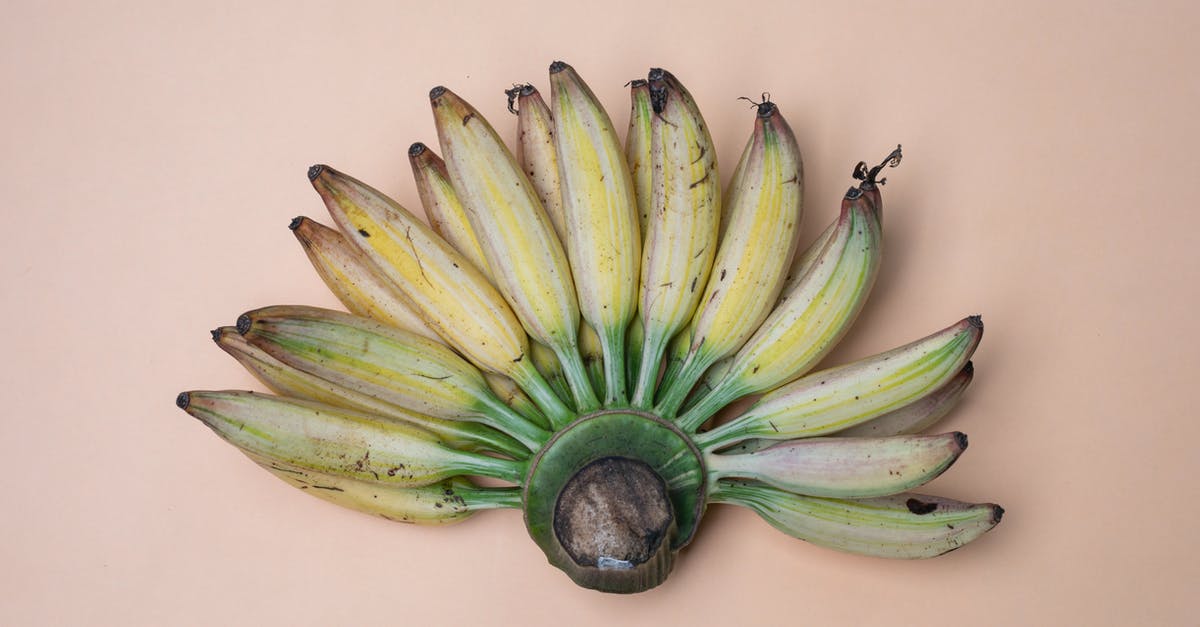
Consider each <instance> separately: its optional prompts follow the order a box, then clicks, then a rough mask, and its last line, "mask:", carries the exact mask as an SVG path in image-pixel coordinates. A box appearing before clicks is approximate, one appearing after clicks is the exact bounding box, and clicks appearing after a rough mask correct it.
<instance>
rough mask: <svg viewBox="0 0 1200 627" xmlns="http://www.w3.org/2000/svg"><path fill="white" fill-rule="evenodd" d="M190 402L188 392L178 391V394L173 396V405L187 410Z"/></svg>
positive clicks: (190, 398)
mask: <svg viewBox="0 0 1200 627" xmlns="http://www.w3.org/2000/svg"><path fill="white" fill-rule="evenodd" d="M191 404H192V395H191V394H190V393H188V392H180V393H179V396H176V397H175V406H176V407H178V408H179V409H182V410H185V411H186V410H187V408H188V406H190V405H191Z"/></svg>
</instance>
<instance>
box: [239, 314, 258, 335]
mask: <svg viewBox="0 0 1200 627" xmlns="http://www.w3.org/2000/svg"><path fill="white" fill-rule="evenodd" d="M252 324H254V321H253V320H251V319H250V316H247V315H246V314H242V315H240V316H238V319H237V332H238V335H245V334H246V333H249V332H250V325H252Z"/></svg>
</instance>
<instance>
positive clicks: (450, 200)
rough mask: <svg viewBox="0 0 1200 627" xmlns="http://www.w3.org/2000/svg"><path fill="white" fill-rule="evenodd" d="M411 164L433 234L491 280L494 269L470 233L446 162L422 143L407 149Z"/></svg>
mask: <svg viewBox="0 0 1200 627" xmlns="http://www.w3.org/2000/svg"><path fill="white" fill-rule="evenodd" d="M408 161H409V163H410V164H411V165H412V171H413V178H414V179H415V180H416V183H417V195H418V196H420V198H421V205H422V206H423V207H424V208H425V216H426V217H427V218H428V219H429V226H430V227H432V228H433V232H434V233H437V234H438V235H439V236H441V238H442V239H444V240H446V242H448V243H449V244H450V245H451V246H453V247H454V249H455V250H457V251H458V252H460V253H462V254H463V256H464V257H466V258H467V259H468V260H469V261H470V262H471V263H472V264H474V265H475V267H476V268H478V269H479V271H480V272H482V273H483V275H484V276H486V277H488V278H489V279H491V277H492V271H491V268H490V267H489V266H488V262H487V259H486V258H484V256H483V249H482V248H480V247H479V239H478V238H476V237H475V232H474V231H472V230H471V222H470V221H469V220H468V219H467V211H466V209H463V206H462V203H461V202H460V201H459V200H458V195H457V194H455V193H454V187H453V186H451V184H450V175H449V173H447V172H446V162H445V161H442V158H441V157H439V156H437V155H436V154H435V153H434V152H433V151H432V150H430V149H429V147H428V146H426V145H425V144H423V143H421V142H415V143H414V144H413V145H411V146H409V147H408Z"/></svg>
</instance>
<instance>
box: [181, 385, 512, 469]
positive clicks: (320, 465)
mask: <svg viewBox="0 0 1200 627" xmlns="http://www.w3.org/2000/svg"><path fill="white" fill-rule="evenodd" d="M175 403H176V405H178V406H179V408H180V409H183V410H184V411H186V412H187V413H188V414H190V415H191V416H192V417H194V418H197V419H199V420H200V421H201V422H203V423H204V424H205V425H206V426H208V427H209V428H210V429H212V430H213V431H215V432H216V433H217V435H219V436H221V438H223V439H224V440H226V441H227V442H229V443H230V444H233V445H234V446H236V447H238V448H239V449H242V450H243V451H245V452H248V453H250V454H252V455H255V456H258V457H260V458H267V459H270V460H272V461H278V462H281V463H284V464H288V465H294V466H299V467H301V468H306V469H309V470H314V471H317V472H321V473H325V474H332V475H337V476H341V477H346V478H350V479H358V480H362V481H375V482H379V483H387V484H391V485H395V486H399V487H419V486H423V485H429V484H431V483H436V482H438V481H442V480H444V479H447V478H450V477H454V476H458V475H479V476H482V477H492V478H494V479H501V480H504V481H509V482H512V483H519V482H520V481H521V477H522V476H523V475H524V471H525V464H524V463H522V462H515V461H512V460H505V459H497V458H495V457H488V456H486V455H479V454H477V453H468V452H465V451H457V450H454V449H451V448H448V447H446V446H445V445H443V444H442V443H441V442H439V441H438V439H437V437H436V436H435V435H434V434H432V433H430V432H428V431H426V430H424V429H420V428H418V427H413V426H411V425H407V424H404V423H401V422H394V421H387V420H383V419H380V418H378V417H374V416H371V415H368V414H358V413H354V412H352V411H348V410H345V409H342V408H340V407H335V406H333V405H324V404H321V403H314V402H312V401H301V400H297V399H290V398H282V397H277V396H269V395H264V394H256V393H254V392H241V391H224V392H200V391H195V392H184V393H182V394H180V395H179V397H178V398H176V400H175Z"/></svg>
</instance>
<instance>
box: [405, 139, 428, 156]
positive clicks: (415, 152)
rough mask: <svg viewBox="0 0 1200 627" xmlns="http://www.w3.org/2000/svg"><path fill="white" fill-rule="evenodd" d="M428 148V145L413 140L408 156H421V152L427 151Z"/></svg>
mask: <svg viewBox="0 0 1200 627" xmlns="http://www.w3.org/2000/svg"><path fill="white" fill-rule="evenodd" d="M426 148H428V147H427V146H426V145H425V144H422V143H421V142H413V144H412V145H411V146H409V147H408V156H410V157H419V156H421V153H423V152H425V150H426Z"/></svg>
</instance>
